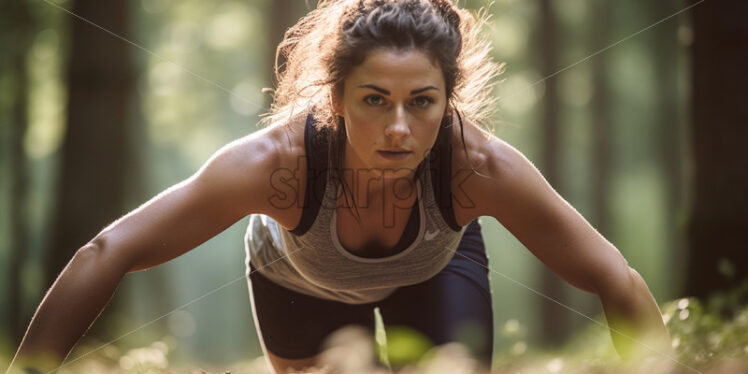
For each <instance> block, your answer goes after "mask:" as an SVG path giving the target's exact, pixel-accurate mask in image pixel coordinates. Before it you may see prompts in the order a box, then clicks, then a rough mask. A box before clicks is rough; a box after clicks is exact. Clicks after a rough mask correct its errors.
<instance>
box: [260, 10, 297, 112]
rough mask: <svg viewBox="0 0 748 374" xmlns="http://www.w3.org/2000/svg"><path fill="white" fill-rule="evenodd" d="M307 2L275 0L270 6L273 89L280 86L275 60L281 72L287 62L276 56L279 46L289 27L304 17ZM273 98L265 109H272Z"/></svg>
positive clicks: (269, 75)
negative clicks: (276, 78)
mask: <svg viewBox="0 0 748 374" xmlns="http://www.w3.org/2000/svg"><path fill="white" fill-rule="evenodd" d="M305 3H306V1H304V0H273V1H272V2H271V5H270V10H269V13H270V30H268V31H269V32H268V49H269V50H268V54H267V55H268V56H270V58H269V61H268V64H269V66H270V69H268V79H272V80H273V81H272V87H273V88H275V86H276V85H277V84H278V82H276V81H275V76H274V71H275V68H274V65H275V62H276V61H275V59H276V58H277V59H278V60H277V63H278V69H279V70H280V71H283V69H284V68H285V66H284V64H285V62H286V60H285V59H284V58H283V56H277V57H276V55H275V52H276V48H278V44H279V43H280V42H281V41H282V40H283V36H284V35H285V33H286V30H288V28H289V27H291V26H293V25H294V24H295V23H296V21H298V20H299V18H300V17H301V16H303V15H304V13H305V12H306V7H305ZM271 99H272V98H270V97H267V99H266V100H267V101H268V102H267V103H265V107H266V108H269V107H270V101H271Z"/></svg>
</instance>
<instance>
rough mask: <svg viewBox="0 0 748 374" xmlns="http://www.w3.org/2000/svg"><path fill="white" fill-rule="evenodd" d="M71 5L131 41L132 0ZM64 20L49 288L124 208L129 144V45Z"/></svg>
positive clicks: (131, 72)
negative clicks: (62, 108)
mask: <svg viewBox="0 0 748 374" xmlns="http://www.w3.org/2000/svg"><path fill="white" fill-rule="evenodd" d="M71 7H72V8H71V11H72V12H73V13H75V14H76V15H78V16H80V17H82V18H85V19H87V20H89V21H91V22H93V23H95V24H97V25H98V26H100V27H102V28H104V29H106V30H107V31H109V32H111V33H114V34H116V35H119V36H122V37H125V38H128V36H129V35H128V25H129V17H128V14H129V7H130V5H129V2H127V1H124V0H116V1H104V2H102V1H96V0H77V1H73V2H72V4H71ZM69 19H70V21H71V35H70V54H69V60H68V65H67V87H68V102H67V114H66V125H67V128H66V133H65V138H64V142H63V145H62V150H61V156H60V171H59V179H58V186H57V190H56V194H57V197H56V200H55V212H54V218H53V224H52V234H51V238H52V240H51V243H50V248H49V251H48V253H47V257H46V263H45V276H46V284H47V286H49V285H51V284H52V282H54V280H55V278H56V277H57V275H58V274H59V273H60V271H61V270H62V268H63V267H64V266H65V265H66V264H67V262H68V261H69V260H70V259H71V257H72V256H73V254H74V253H75V251H76V250H78V249H79V248H80V247H81V246H83V245H85V244H86V243H87V242H88V241H89V240H91V239H92V238H93V237H94V236H95V235H96V234H97V233H98V232H99V231H100V230H102V229H103V228H104V227H105V226H106V225H107V224H108V223H110V222H112V221H113V220H114V219H116V218H117V217H118V216H119V215H121V214H122V213H123V199H124V186H125V178H124V175H125V170H126V168H125V166H126V163H127V161H128V150H129V149H130V147H128V145H127V141H128V139H129V138H130V137H129V134H128V131H129V130H130V129H129V126H130V125H131V121H130V115H131V103H132V97H133V92H134V69H133V62H132V58H131V56H130V51H131V46H130V45H129V44H127V43H125V42H123V41H122V40H120V39H118V38H116V37H114V36H112V35H111V34H109V33H107V32H105V31H103V30H101V29H99V28H97V27H95V26H93V25H91V24H89V23H86V22H84V21H82V20H81V19H79V18H77V17H70V18H69ZM114 300H116V298H115V299H114ZM113 302H114V301H113Z"/></svg>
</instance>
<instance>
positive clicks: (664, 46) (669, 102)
mask: <svg viewBox="0 0 748 374" xmlns="http://www.w3.org/2000/svg"><path fill="white" fill-rule="evenodd" d="M679 7H680V1H677V0H662V1H656V2H653V3H652V6H651V7H649V9H651V11H652V19H653V22H656V21H659V20H661V19H663V18H665V17H668V16H670V15H671V14H673V11H674V9H678V8H679ZM652 31H653V33H652V36H653V45H652V61H654V69H655V72H654V74H655V77H657V80H658V82H657V84H656V85H654V87H655V90H656V95H657V106H656V107H655V113H654V114H655V118H656V122H655V125H656V126H657V127H656V131H657V132H656V139H655V140H656V143H655V144H656V146H657V148H658V151H659V154H658V156H659V157H657V160H658V162H659V163H660V165H659V170H660V172H661V173H662V175H663V184H662V186H663V192H664V193H663V194H662V195H663V196H664V199H665V201H664V213H665V214H664V217H665V222H664V227H665V233H663V234H664V236H665V243H666V245H667V246H668V247H667V248H662V250H663V251H665V252H666V253H667V256H666V258H670V259H672V260H669V261H668V263H671V264H673V265H675V266H676V267H677V266H678V265H681V264H682V263H681V262H680V261H678V260H677V259H678V258H680V257H682V256H681V254H682V253H683V252H682V251H681V250H682V249H684V247H683V245H684V240H683V239H684V238H683V233H684V230H683V227H682V225H679V223H680V220H679V217H680V211H681V206H682V200H683V197H682V195H683V187H682V186H683V183H682V180H683V170H682V169H683V161H682V160H683V157H682V147H681V144H682V141H683V130H682V127H681V121H680V118H679V117H680V116H679V108H678V101H679V96H678V65H679V64H680V61H681V57H680V56H679V54H678V52H679V51H678V49H679V47H678V22H673V20H671V21H669V22H663V23H662V24H660V25H657V27H656V28H655V29H654V30H652ZM670 279H672V280H674V281H678V280H681V278H680V277H678V276H677V275H674V276H672V277H670Z"/></svg>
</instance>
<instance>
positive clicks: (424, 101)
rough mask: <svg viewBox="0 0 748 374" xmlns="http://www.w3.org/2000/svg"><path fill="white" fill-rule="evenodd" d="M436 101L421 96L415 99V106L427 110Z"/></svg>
mask: <svg viewBox="0 0 748 374" xmlns="http://www.w3.org/2000/svg"><path fill="white" fill-rule="evenodd" d="M433 102H434V100H432V99H431V98H430V97H425V96H420V97H416V98H415V99H413V105H415V106H416V107H418V108H425V107H427V106H429V104H431V103H433Z"/></svg>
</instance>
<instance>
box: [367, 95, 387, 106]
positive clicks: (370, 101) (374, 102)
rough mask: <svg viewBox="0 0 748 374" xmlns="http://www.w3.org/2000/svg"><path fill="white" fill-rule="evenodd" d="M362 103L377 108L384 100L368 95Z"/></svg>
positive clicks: (377, 96)
mask: <svg viewBox="0 0 748 374" xmlns="http://www.w3.org/2000/svg"><path fill="white" fill-rule="evenodd" d="M364 102H365V103H367V104H369V105H373V106H377V105H382V104H383V103H384V98H382V97H381V96H379V95H369V96H366V97H365V98H364Z"/></svg>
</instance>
